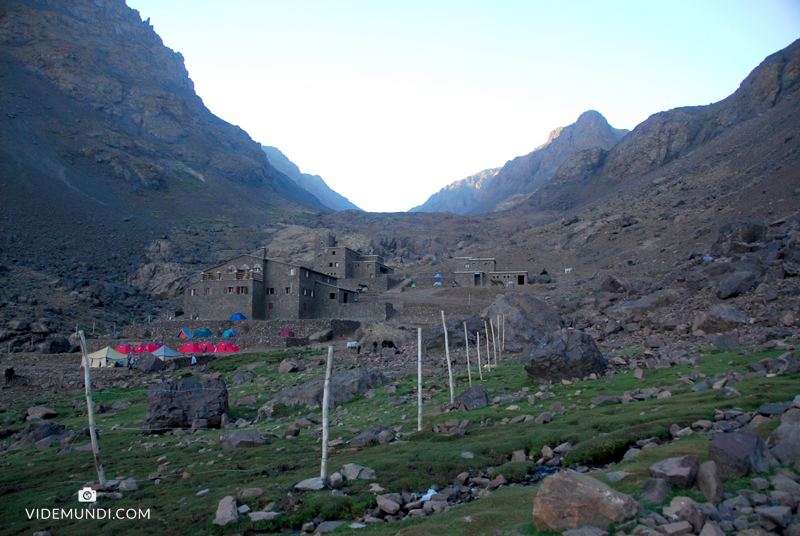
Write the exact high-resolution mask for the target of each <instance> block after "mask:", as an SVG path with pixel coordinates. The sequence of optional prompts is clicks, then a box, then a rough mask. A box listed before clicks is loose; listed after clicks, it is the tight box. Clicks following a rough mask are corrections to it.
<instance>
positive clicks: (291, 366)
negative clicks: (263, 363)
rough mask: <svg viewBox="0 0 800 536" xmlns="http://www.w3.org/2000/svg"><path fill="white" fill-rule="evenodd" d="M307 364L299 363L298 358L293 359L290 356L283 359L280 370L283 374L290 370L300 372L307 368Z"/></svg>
mask: <svg viewBox="0 0 800 536" xmlns="http://www.w3.org/2000/svg"><path fill="white" fill-rule="evenodd" d="M305 369H306V367H305V365H303V364H301V363H299V362H298V361H297V360H295V359H292V358H290V357H288V358H286V359H284V360H283V361H281V363H280V365H278V372H280V373H281V374H289V373H290V372H300V371H302V370H305Z"/></svg>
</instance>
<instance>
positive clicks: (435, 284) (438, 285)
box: [433, 281, 442, 287]
mask: <svg viewBox="0 0 800 536" xmlns="http://www.w3.org/2000/svg"><path fill="white" fill-rule="evenodd" d="M433 286H434V287H441V286H442V282H441V281H437V282H436V283H434V284H433Z"/></svg>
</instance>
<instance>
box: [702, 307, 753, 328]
mask: <svg viewBox="0 0 800 536" xmlns="http://www.w3.org/2000/svg"><path fill="white" fill-rule="evenodd" d="M746 323H747V318H745V316H744V315H743V314H742V313H741V311H739V310H738V309H734V308H733V307H726V306H724V305H720V304H717V305H714V306H712V307H711V309H709V310H708V312H706V313H702V314H701V315H699V316H698V317H697V318H695V319H694V322H693V323H692V331H697V330H703V331H704V332H706V333H721V332H724V331H730V330H732V329H736V328H738V327H740V326H743V325H745V324H746Z"/></svg>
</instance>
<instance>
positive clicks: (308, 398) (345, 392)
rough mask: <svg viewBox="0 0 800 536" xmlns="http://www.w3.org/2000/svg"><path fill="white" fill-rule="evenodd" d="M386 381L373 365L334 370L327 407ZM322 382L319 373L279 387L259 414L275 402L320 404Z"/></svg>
mask: <svg viewBox="0 0 800 536" xmlns="http://www.w3.org/2000/svg"><path fill="white" fill-rule="evenodd" d="M388 381H389V379H388V378H387V377H386V376H384V375H383V374H381V373H380V372H378V371H377V370H376V369H358V370H339V371H334V372H333V373H332V374H331V390H330V404H331V407H335V406H338V405H340V404H345V403H347V402H349V401H351V400H352V399H354V398H355V397H356V396H358V395H361V394H363V393H366V392H367V391H369V390H370V389H375V388H376V387H380V386H381V385H383V384H384V383H387V382H388ZM324 383H325V378H323V377H319V378H315V379H313V380H311V381H310V382H307V383H304V384H302V385H298V386H297V387H292V388H291V389H286V390H285V391H281V392H280V393H278V396H276V397H275V398H274V399H273V400H271V401H269V402H267V404H265V405H264V407H263V408H262V410H263V411H261V410H260V411H259V414H262V413H264V412H266V413H271V412H272V407H273V405H274V404H276V403H281V404H284V405H286V406H299V405H303V406H305V407H307V408H308V409H316V408H321V407H322V394H323V393H322V392H323V388H324Z"/></svg>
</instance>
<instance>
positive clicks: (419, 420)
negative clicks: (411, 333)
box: [417, 328, 422, 432]
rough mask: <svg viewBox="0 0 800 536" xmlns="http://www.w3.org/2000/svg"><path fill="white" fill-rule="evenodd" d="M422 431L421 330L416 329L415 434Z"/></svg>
mask: <svg viewBox="0 0 800 536" xmlns="http://www.w3.org/2000/svg"><path fill="white" fill-rule="evenodd" d="M421 430H422V328H417V432H419V431H421Z"/></svg>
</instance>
